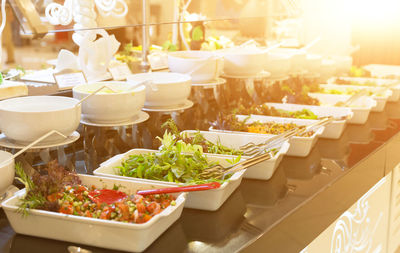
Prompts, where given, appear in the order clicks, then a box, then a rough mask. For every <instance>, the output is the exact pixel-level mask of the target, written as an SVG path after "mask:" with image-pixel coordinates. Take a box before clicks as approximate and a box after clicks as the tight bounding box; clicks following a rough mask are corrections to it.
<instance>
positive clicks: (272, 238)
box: [0, 103, 400, 253]
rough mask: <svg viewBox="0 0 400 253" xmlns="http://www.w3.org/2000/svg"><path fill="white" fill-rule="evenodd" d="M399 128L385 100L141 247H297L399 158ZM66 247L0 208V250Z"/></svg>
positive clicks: (397, 112)
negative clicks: (22, 227) (24, 229)
mask: <svg viewBox="0 0 400 253" xmlns="http://www.w3.org/2000/svg"><path fill="white" fill-rule="evenodd" d="M399 131H400V103H388V104H387V106H386V110H385V112H382V113H371V115H370V117H369V120H368V122H367V123H366V124H365V125H347V127H346V130H345V132H344V133H343V135H342V137H341V138H340V139H338V140H327V139H319V140H318V142H317V144H316V146H315V147H314V149H313V150H312V152H311V153H310V155H309V156H308V157H305V158H297V157H284V159H283V160H282V162H281V164H280V166H279V167H278V169H277V171H276V172H275V174H274V176H273V177H272V178H271V179H270V180H268V181H259V180H247V179H244V180H243V181H242V184H241V185H240V187H239V188H238V189H237V190H236V191H235V192H234V193H233V194H232V196H231V197H230V198H229V199H228V200H227V201H226V203H225V204H224V205H223V206H222V207H221V208H220V209H219V210H218V211H216V212H207V211H199V210H191V209H184V211H183V213H182V216H181V218H180V219H179V220H178V221H177V222H176V223H175V224H173V225H172V226H171V227H170V228H169V229H168V230H167V231H166V232H165V233H164V234H163V235H161V236H160V237H159V238H158V239H157V240H156V241H155V242H154V243H153V244H152V245H151V246H150V247H149V248H148V249H147V250H146V252H236V251H240V250H242V251H245V252H299V251H300V250H302V249H303V248H305V247H306V246H307V245H308V244H309V243H310V242H311V241H312V240H313V239H314V238H316V237H317V236H318V235H319V234H320V233H321V232H323V231H324V230H325V229H326V228H327V227H328V226H329V225H330V224H331V223H333V222H334V221H335V220H336V219H337V218H338V217H339V216H340V215H341V214H342V213H343V212H344V211H346V210H347V209H348V208H349V207H350V206H351V205H352V204H353V203H355V202H356V201H357V199H358V198H360V197H361V196H362V195H363V194H364V193H365V192H367V191H368V190H369V189H370V188H371V187H372V186H373V185H374V184H376V183H377V182H378V181H379V180H380V179H381V178H382V177H383V176H385V175H386V174H387V173H388V172H389V171H390V170H391V169H393V167H394V166H395V165H397V163H399V162H400V156H399V155H396V153H395V152H396V150H399V149H400V134H398V132H399ZM21 219H22V217H21ZM38 225H40V224H38ZM55 229H57V228H55ZM69 245H76V244H74V243H68V242H61V241H54V240H48V239H41V238H35V237H30V236H24V235H19V234H15V232H14V231H13V229H12V228H11V227H10V225H9V223H8V221H7V219H6V216H5V214H4V212H3V211H1V212H0V249H1V251H2V252H15V253H24V252H49V253H50V252H52V253H53V252H67V249H66V248H67V246H69ZM82 247H83V248H87V249H90V250H92V251H93V252H114V251H110V250H106V249H99V248H93V247H89V246H86V245H84V246H82Z"/></svg>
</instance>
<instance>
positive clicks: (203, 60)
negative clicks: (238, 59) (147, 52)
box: [168, 51, 224, 83]
mask: <svg viewBox="0 0 400 253" xmlns="http://www.w3.org/2000/svg"><path fill="white" fill-rule="evenodd" d="M168 67H169V69H170V70H171V72H175V73H181V74H190V76H191V77H192V81H193V82H194V83H207V82H210V81H213V80H216V79H217V78H218V77H219V76H220V75H221V73H222V70H223V69H224V60H223V58H221V57H217V56H215V55H214V53H213V52H210V51H177V52H172V53H169V54H168ZM191 72H192V73H191Z"/></svg>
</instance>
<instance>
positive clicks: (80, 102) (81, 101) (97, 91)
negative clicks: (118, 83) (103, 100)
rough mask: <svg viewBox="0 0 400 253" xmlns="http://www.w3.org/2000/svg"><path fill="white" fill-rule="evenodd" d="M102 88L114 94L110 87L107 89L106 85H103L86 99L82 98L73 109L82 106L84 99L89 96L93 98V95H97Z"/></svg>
mask: <svg viewBox="0 0 400 253" xmlns="http://www.w3.org/2000/svg"><path fill="white" fill-rule="evenodd" d="M104 88H108V89H110V90H111V91H112V92H115V91H114V90H113V89H111V88H110V87H108V86H107V85H103V86H101V87H100V88H98V89H97V90H95V91H94V92H93V93H91V94H89V95H87V96H86V97H84V98H82V99H81V100H80V101H79V102H78V103H76V105H75V107H76V106H78V105H80V104H82V103H83V102H84V101H85V100H86V99H88V98H90V97H91V96H94V95H95V94H97V93H99V92H100V91H101V90H102V89H104Z"/></svg>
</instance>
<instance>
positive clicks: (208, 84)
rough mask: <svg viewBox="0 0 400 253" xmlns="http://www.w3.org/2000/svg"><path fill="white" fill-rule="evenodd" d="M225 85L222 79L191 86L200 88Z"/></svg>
mask: <svg viewBox="0 0 400 253" xmlns="http://www.w3.org/2000/svg"><path fill="white" fill-rule="evenodd" d="M225 83H226V80H225V79H223V78H218V79H217V80H212V81H209V82H207V83H204V82H203V83H192V86H193V87H198V86H200V87H205V88H206V87H215V86H218V85H221V84H225Z"/></svg>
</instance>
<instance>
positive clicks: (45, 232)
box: [2, 175, 186, 252]
mask: <svg viewBox="0 0 400 253" xmlns="http://www.w3.org/2000/svg"><path fill="white" fill-rule="evenodd" d="M79 177H80V178H81V180H82V184H84V185H88V186H90V185H95V186H96V187H98V188H103V187H107V188H109V189H111V188H113V186H114V185H121V186H122V187H123V188H122V189H123V191H125V192H127V193H131V194H132V193H135V192H136V191H137V190H139V189H140V190H143V189H151V188H162V187H164V186H163V185H160V184H153V183H145V182H135V183H132V181H129V180H117V179H111V178H101V177H95V176H88V175H80V176H79ZM24 195H25V189H24V190H21V191H19V192H17V193H16V194H15V195H14V196H13V197H12V198H10V199H8V200H6V201H4V202H3V204H2V205H3V209H4V211H5V213H6V215H7V218H8V220H9V222H10V224H11V226H12V228H13V229H14V231H15V232H17V233H19V234H24V235H30V236H37V237H44V238H49V239H54V240H60V241H68V242H72V243H79V244H86V245H90V246H96V247H102V248H108V249H114V250H123V251H129V252H132V251H136V252H141V251H143V250H145V249H146V248H147V247H148V246H150V244H152V243H153V242H154V241H155V240H156V239H157V238H158V237H159V236H160V235H161V234H162V233H164V231H165V230H167V229H168V227H170V226H171V225H172V224H173V223H174V222H175V221H176V220H177V219H178V218H179V217H180V215H181V213H182V209H183V206H184V203H185V195H186V194H185V193H181V194H174V195H175V196H176V197H177V199H176V205H175V206H169V207H167V208H166V209H165V210H163V211H162V212H161V213H159V214H158V215H156V216H154V217H153V218H152V219H151V220H149V221H148V222H146V223H144V224H132V223H123V222H118V221H108V220H101V219H94V218H87V217H80V216H74V215H67V214H62V213H56V212H49V211H43V210H31V211H30V213H29V215H28V216H27V217H22V216H21V213H20V212H18V201H19V199H20V198H22V197H24ZM39 224H40V225H39Z"/></svg>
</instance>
